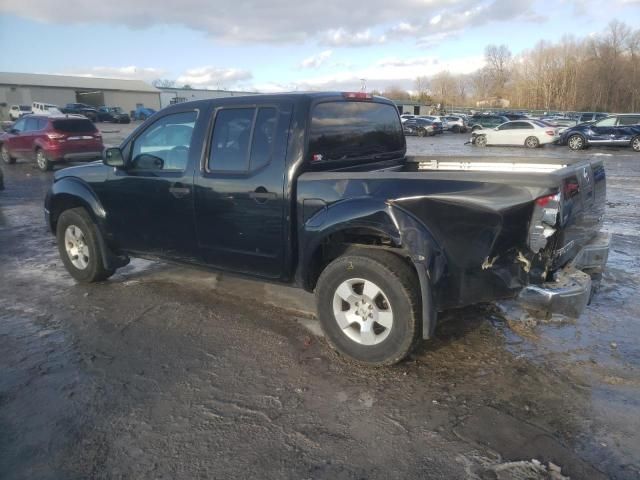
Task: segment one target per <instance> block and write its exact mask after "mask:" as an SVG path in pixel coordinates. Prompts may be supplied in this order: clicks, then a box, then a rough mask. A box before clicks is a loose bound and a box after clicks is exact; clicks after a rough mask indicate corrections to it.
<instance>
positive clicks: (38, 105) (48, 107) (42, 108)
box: [31, 102, 62, 116]
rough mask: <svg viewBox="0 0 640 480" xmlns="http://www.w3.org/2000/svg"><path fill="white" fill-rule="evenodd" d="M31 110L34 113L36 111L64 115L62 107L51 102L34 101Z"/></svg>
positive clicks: (50, 114) (47, 114)
mask: <svg viewBox="0 0 640 480" xmlns="http://www.w3.org/2000/svg"><path fill="white" fill-rule="evenodd" d="M31 110H32V113H35V114H36V115H46V116H52V115H62V111H61V110H60V107H58V106H57V105H52V104H51V103H42V102H33V103H32V104H31Z"/></svg>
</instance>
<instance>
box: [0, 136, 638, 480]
mask: <svg viewBox="0 0 640 480" xmlns="http://www.w3.org/2000/svg"><path fill="white" fill-rule="evenodd" d="M130 129H131V127H130V126H129V127H127V126H123V127H120V126H111V125H109V126H103V130H104V135H105V140H106V142H107V143H112V144H115V143H117V141H118V139H121V138H123V137H124V136H125V135H126V133H127V131H130ZM466 139H467V136H466V135H453V134H445V135H443V136H438V137H434V138H425V139H423V138H410V139H409V148H410V151H411V152H412V153H419V152H424V153H433V152H437V153H443V154H453V153H456V154H486V155H552V156H566V155H581V156H587V155H599V156H604V158H605V162H606V167H607V174H608V204H607V205H608V209H607V220H606V228H607V229H608V230H609V231H611V232H612V233H613V250H612V252H611V256H610V260H609V268H608V270H607V272H606V273H605V275H604V279H603V283H602V287H601V290H600V292H599V294H598V295H597V297H596V298H595V300H594V302H593V303H592V305H591V306H590V307H589V308H588V310H587V312H586V313H585V314H584V315H583V317H581V318H580V319H579V320H578V321H577V322H559V323H558V322H538V323H537V324H531V323H523V322H518V321H513V320H509V319H506V318H505V317H504V316H503V315H501V314H500V313H499V310H498V309H497V308H496V307H494V306H491V305H487V306H483V307H476V308H469V309H464V310H461V311H454V312H449V313H447V314H446V315H444V317H443V321H442V323H441V324H440V326H439V327H438V330H437V335H436V339H435V340H433V341H430V342H427V343H423V344H422V345H421V347H420V349H419V350H418V352H417V353H416V354H415V355H414V356H413V358H412V359H410V360H409V361H406V362H404V363H402V364H401V365H398V366H396V367H393V368H385V369H377V370H373V369H366V368H361V367H358V366H354V365H352V364H350V363H348V362H346V361H344V360H343V359H341V358H339V357H338V356H337V355H335V354H334V353H332V352H331V351H330V350H329V348H328V347H327V345H326V344H325V342H324V340H323V339H322V338H321V337H320V336H317V335H314V333H313V331H315V330H314V328H315V327H316V325H315V322H314V321H313V320H312V319H310V317H309V312H311V311H312V309H313V306H312V304H311V297H310V296H305V295H300V294H298V293H296V292H291V291H290V290H289V289H286V288H279V287H272V286H267V285H264V284H260V283H254V282H249V281H242V280H237V279H229V278H225V277H222V276H220V275H216V274H214V273H209V272H202V271H194V270H188V269H184V268H179V267H175V266H169V265H164V264H160V263H151V262H146V261H140V260H137V261H134V262H132V264H131V265H130V266H128V267H126V268H125V269H122V270H121V271H120V272H119V273H118V274H116V275H115V276H114V277H112V279H110V280H109V281H108V282H105V283H102V284H97V285H91V286H79V285H76V284H75V283H74V282H73V281H72V280H71V279H70V277H69V276H68V275H67V274H66V272H65V271H64V269H63V266H62V263H61V262H60V260H59V258H58V254H57V251H56V247H55V242H54V239H53V237H52V236H51V235H50V234H49V232H48V231H47V229H46V227H45V225H44V221H43V214H42V203H43V197H44V194H45V192H46V190H47V189H48V186H49V184H50V182H51V174H43V173H40V172H39V171H37V170H36V169H35V168H34V167H33V165H31V164H28V163H25V162H20V163H18V164H16V165H13V166H3V167H2V168H3V170H4V172H5V183H6V185H7V189H6V190H5V191H4V192H0V265H2V266H1V267H0V477H1V478H4V479H75V478H78V479H87V478H105V479H106V478H109V479H111V478H123V479H125V478H126V479H128V478H131V479H146V478H154V479H161V478H185V479H191V478H238V477H239V478H292V479H304V478H330V479H341V478H344V479H351V478H354V479H355V478H358V479H359V478H381V479H393V478H398V479H409V478H420V479H423V478H433V479H441V478H452V479H456V478H459V479H466V478H482V479H489V478H547V477H546V476H545V475H544V474H542V473H537V474H535V473H531V476H529V477H515V475H516V473H515V470H516V469H518V471H520V472H522V471H524V470H526V469H529V471H532V472H533V471H538V472H541V471H542V470H545V468H544V467H540V466H537V465H536V464H533V463H528V464H518V465H511V464H508V463H506V462H512V461H520V460H526V461H529V460H531V459H538V460H539V461H541V462H542V463H543V464H547V463H548V462H553V463H554V464H557V465H559V466H560V467H561V468H562V473H563V474H564V475H568V476H570V477H571V478H572V479H598V478H620V479H635V478H638V477H639V476H640V400H639V399H640V395H639V394H640V346H639V345H640V342H639V341H638V340H639V339H640V296H639V295H638V291H639V287H640V257H639V255H640V233H639V232H640V228H639V227H640V156H638V155H637V154H633V153H632V152H631V151H630V150H624V149H604V148H603V149H591V150H589V151H586V152H577V153H572V152H569V151H568V150H567V149H566V148H559V147H555V148H554V147H547V148H545V149H540V150H536V151H525V150H523V149H522V150H521V149H512V148H486V149H477V148H475V147H471V146H468V145H467V146H465V145H463V143H464V141H465V140H466ZM274 305H278V306H274Z"/></svg>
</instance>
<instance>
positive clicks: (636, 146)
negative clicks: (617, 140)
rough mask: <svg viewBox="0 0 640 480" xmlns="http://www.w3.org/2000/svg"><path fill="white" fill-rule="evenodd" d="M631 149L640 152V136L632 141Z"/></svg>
mask: <svg viewBox="0 0 640 480" xmlns="http://www.w3.org/2000/svg"><path fill="white" fill-rule="evenodd" d="M631 148H632V149H633V151H634V152H640V135H638V136H637V137H634V138H633V139H632V140H631Z"/></svg>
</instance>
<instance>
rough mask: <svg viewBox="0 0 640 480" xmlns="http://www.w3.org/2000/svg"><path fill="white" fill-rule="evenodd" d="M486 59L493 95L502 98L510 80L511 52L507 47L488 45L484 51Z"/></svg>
mask: <svg viewBox="0 0 640 480" xmlns="http://www.w3.org/2000/svg"><path fill="white" fill-rule="evenodd" d="M484 59H485V62H486V64H487V65H486V67H487V72H488V74H489V76H490V79H491V87H492V91H491V93H492V94H493V95H495V96H496V97H502V96H503V95H504V94H505V86H506V84H507V81H508V80H509V67H510V63H511V51H510V50H509V49H508V48H507V46H506V45H499V46H498V45H488V46H487V47H486V48H485V50H484Z"/></svg>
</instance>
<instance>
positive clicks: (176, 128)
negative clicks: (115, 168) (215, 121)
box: [131, 112, 198, 171]
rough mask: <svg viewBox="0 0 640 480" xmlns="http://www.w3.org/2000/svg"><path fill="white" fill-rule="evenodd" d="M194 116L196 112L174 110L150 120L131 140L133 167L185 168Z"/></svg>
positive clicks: (154, 168) (194, 120)
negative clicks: (169, 113) (146, 126)
mask: <svg viewBox="0 0 640 480" xmlns="http://www.w3.org/2000/svg"><path fill="white" fill-rule="evenodd" d="M197 117H198V114H197V112H182V113H174V114H171V115H166V116H164V117H162V118H159V119H158V120H156V121H155V122H154V123H152V124H151V125H150V126H149V128H147V129H146V130H145V131H144V132H143V133H142V134H141V135H140V136H139V137H138V138H136V139H135V140H134V142H133V148H132V150H131V165H132V168H133V169H137V170H165V171H183V170H185V169H186V168H187V162H188V160H189V149H190V147H191V138H192V136H193V129H194V127H195V124H196V119H197Z"/></svg>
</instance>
